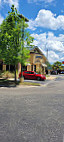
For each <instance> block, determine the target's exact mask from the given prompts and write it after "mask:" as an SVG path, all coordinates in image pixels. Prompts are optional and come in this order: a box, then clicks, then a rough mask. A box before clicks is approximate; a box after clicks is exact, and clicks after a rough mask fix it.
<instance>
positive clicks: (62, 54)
mask: <svg viewBox="0 0 64 142" xmlns="http://www.w3.org/2000/svg"><path fill="white" fill-rule="evenodd" d="M12 4H14V5H15V7H16V8H17V10H18V12H19V13H20V14H23V15H24V16H25V17H26V18H28V19H29V22H28V25H29V27H28V29H27V30H29V32H30V34H31V36H33V37H34V41H33V44H34V45H35V46H38V47H39V48H41V49H42V51H43V53H44V55H45V56H46V57H47V50H48V57H47V58H48V60H49V62H50V63H51V64H53V63H54V62H56V61H60V62H62V61H64V0H0V24H1V23H2V21H3V19H4V18H6V16H7V14H8V11H11V5H12Z"/></svg>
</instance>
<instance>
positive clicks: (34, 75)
mask: <svg viewBox="0 0 64 142" xmlns="http://www.w3.org/2000/svg"><path fill="white" fill-rule="evenodd" d="M20 77H21V72H20V74H19V78H20ZM23 77H24V79H34V80H46V77H45V75H43V74H38V73H36V72H34V71H23Z"/></svg>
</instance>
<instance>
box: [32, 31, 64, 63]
mask: <svg viewBox="0 0 64 142" xmlns="http://www.w3.org/2000/svg"><path fill="white" fill-rule="evenodd" d="M32 36H33V37H34V42H33V44H34V45H36V46H38V47H40V48H41V49H42V50H43V53H44V54H45V56H46V55H47V49H48V60H49V62H50V63H53V62H55V61H58V60H59V61H62V57H63V56H64V35H63V34H60V35H59V36H58V37H56V36H55V35H54V34H53V33H52V32H48V33H42V34H39V35H38V34H34V33H33V34H32Z"/></svg>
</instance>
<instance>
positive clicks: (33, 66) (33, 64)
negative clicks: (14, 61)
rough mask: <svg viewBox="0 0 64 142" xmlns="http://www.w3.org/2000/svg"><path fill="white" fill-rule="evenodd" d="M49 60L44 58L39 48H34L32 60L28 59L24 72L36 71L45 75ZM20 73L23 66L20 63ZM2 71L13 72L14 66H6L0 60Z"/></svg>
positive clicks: (31, 53)
mask: <svg viewBox="0 0 64 142" xmlns="http://www.w3.org/2000/svg"><path fill="white" fill-rule="evenodd" d="M46 61H47V58H46V57H45V56H44V54H43V51H42V50H41V49H40V48H39V47H37V46H34V47H33V48H31V49H30V58H29V59H27V64H26V66H23V70H27V71H35V72H39V73H45V70H46V68H47V65H46ZM17 68H18V72H20V71H21V64H20V63H18V66H17ZM0 70H3V71H4V70H9V71H13V70H14V66H13V65H5V64H4V63H3V61H2V60H0Z"/></svg>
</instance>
